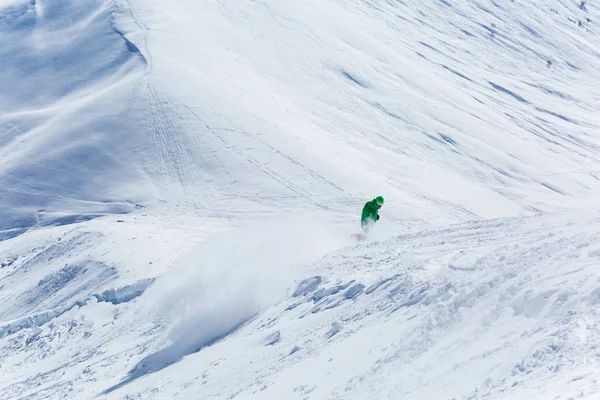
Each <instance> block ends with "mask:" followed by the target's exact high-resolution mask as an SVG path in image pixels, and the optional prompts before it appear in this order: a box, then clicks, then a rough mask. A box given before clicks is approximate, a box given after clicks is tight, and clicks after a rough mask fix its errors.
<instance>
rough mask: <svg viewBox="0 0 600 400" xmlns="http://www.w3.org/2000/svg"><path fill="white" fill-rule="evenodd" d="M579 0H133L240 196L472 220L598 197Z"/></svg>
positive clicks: (166, 73) (163, 65)
mask: <svg viewBox="0 0 600 400" xmlns="http://www.w3.org/2000/svg"><path fill="white" fill-rule="evenodd" d="M578 5H579V4H576V2H574V1H571V0H565V1H558V2H556V3H555V4H552V5H543V4H537V3H532V2H491V1H487V0H486V1H468V2H452V1H433V2H430V1H424V2H402V1H394V2H386V1H355V0H348V1H302V2H291V3H290V2H273V1H253V2H250V3H248V2H242V3H240V2H235V1H224V2H222V1H220V2H196V1H183V2H179V3H178V6H177V7H172V6H171V5H170V4H167V3H164V2H162V1H149V2H146V1H144V2H136V1H133V2H132V7H133V8H134V9H136V10H138V17H139V19H140V20H143V21H145V23H146V24H147V25H146V26H147V27H148V28H149V30H147V31H144V33H143V35H138V36H132V38H131V40H132V41H133V42H135V43H142V42H143V43H145V44H146V46H147V49H148V52H149V53H150V54H152V57H153V58H152V74H151V75H152V79H153V82H154V83H155V85H156V87H157V88H158V89H159V92H160V93H162V96H164V101H163V102H164V103H165V104H166V105H167V106H168V108H169V110H170V111H171V112H174V113H176V114H177V115H178V116H179V118H181V119H182V121H183V122H182V123H184V122H185V123H186V124H189V129H188V131H189V132H193V135H195V136H196V137H197V141H198V143H199V144H200V145H201V146H202V148H203V149H204V150H203V151H202V154H203V160H204V162H205V164H206V167H205V168H204V169H203V170H202V172H201V173H208V175H207V176H208V180H209V181H211V182H213V183H214V185H216V186H217V187H218V188H220V190H221V192H225V193H237V195H234V197H235V201H236V202H237V201H238V199H239V198H240V197H242V195H244V196H253V197H254V198H255V199H258V201H260V202H263V203H266V204H268V206H269V207H277V206H278V205H281V204H285V205H286V206H288V207H289V206H290V205H292V204H298V203H300V204H303V205H308V207H310V208H315V207H329V208H335V209H336V210H337V211H339V212H346V213H350V212H352V213H353V214H355V213H356V208H357V207H359V205H360V201H362V200H363V199H364V198H365V197H367V198H370V197H371V196H373V195H375V194H387V196H388V197H389V198H392V199H393V200H394V201H391V202H389V203H388V206H386V210H387V215H388V218H394V219H397V218H401V217H402V218H406V217H417V218H428V219H430V220H436V221H440V220H442V219H446V220H464V219H465V218H467V219H470V218H480V217H501V216H514V215H523V214H530V213H536V212H539V211H542V212H547V211H556V210H561V209H563V208H565V207H581V206H583V205H585V204H590V203H591V204H594V202H595V201H596V193H597V191H598V189H599V186H600V180H599V176H600V175H599V173H600V166H599V163H598V156H597V154H598V150H599V149H600V142H599V128H600V120H599V119H598V118H599V117H598V113H597V112H596V110H597V108H598V104H599V97H598V94H597V93H598V87H599V86H598V85H599V83H598V82H599V80H598V77H597V73H596V70H597V62H598V54H600V45H599V43H600V41H599V40H598V36H599V35H598V34H599V32H598V27H597V25H596V23H595V22H594V21H596V20H597V19H598V17H600V15H599V12H600V11H599V10H598V8H597V7H596V6H594V5H589V4H587V5H584V6H580V7H578ZM167 96H168V97H167ZM202 181H206V179H202ZM229 200H230V197H225V198H223V199H222V202H221V204H223V206H224V207H225V206H226V205H228V204H229ZM330 205H335V207H330ZM350 210H352V211H350ZM345 215H348V214H345Z"/></svg>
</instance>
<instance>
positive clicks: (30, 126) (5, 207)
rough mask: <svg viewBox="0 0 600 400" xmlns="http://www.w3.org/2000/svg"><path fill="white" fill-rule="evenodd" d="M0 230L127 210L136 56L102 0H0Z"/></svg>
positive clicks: (141, 115)
mask: <svg viewBox="0 0 600 400" xmlns="http://www.w3.org/2000/svg"><path fill="white" fill-rule="evenodd" d="M0 5H1V6H2V8H1V9H0V186H1V187H2V190H0V238H5V237H10V236H14V235H15V234H18V233H20V232H22V231H23V230H24V229H26V228H28V227H31V226H34V225H49V224H57V223H58V224H63V223H71V222H75V221H81V220H85V219H89V218H93V217H96V216H98V215H102V214H105V213H123V212H129V211H131V210H133V209H134V205H135V202H136V201H142V199H143V198H144V197H143V195H148V193H150V192H149V190H150V189H148V188H146V187H145V186H147V185H145V184H144V171H143V170H142V169H140V168H139V166H140V165H141V164H139V162H138V163H136V162H134V161H139V158H140V157H139V156H136V152H139V150H141V149H143V148H144V146H149V143H148V140H147V139H146V138H145V137H144V135H143V130H139V129H138V126H140V122H141V121H142V120H143V119H145V118H146V117H145V112H144V109H143V108H144V106H143V105H142V104H139V102H137V100H135V95H136V91H137V90H138V89H137V88H138V86H137V85H138V81H139V79H140V78H141V77H142V75H143V73H144V71H145V67H146V62H145V59H144V57H143V56H142V55H141V54H140V52H139V51H138V50H137V48H136V47H135V45H133V44H132V43H130V42H128V41H126V40H125V39H124V38H123V37H122V35H121V34H119V31H118V29H116V28H115V25H114V22H113V17H112V14H113V12H114V9H113V5H112V2H110V1H88V0H59V1H20V0H18V1H10V2H8V3H7V2H2V3H0Z"/></svg>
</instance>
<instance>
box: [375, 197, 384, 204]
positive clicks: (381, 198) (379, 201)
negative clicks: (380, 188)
mask: <svg viewBox="0 0 600 400" xmlns="http://www.w3.org/2000/svg"><path fill="white" fill-rule="evenodd" d="M375 201H376V202H377V204H379V205H380V206H382V205H383V197H381V196H377V198H376V199H375Z"/></svg>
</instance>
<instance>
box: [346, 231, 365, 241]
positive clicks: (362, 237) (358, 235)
mask: <svg viewBox="0 0 600 400" xmlns="http://www.w3.org/2000/svg"><path fill="white" fill-rule="evenodd" d="M350 237H351V238H352V239H354V240H356V241H357V242H362V241H363V240H366V239H367V234H366V233H353V234H352V235H350Z"/></svg>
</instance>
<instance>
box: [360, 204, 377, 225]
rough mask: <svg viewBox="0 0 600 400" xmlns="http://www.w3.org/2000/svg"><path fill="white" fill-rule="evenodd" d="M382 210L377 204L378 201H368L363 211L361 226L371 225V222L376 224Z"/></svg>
mask: <svg viewBox="0 0 600 400" xmlns="http://www.w3.org/2000/svg"><path fill="white" fill-rule="evenodd" d="M380 208H381V206H380V205H379V204H377V201H375V199H373V200H371V201H368V202H367V204H365V206H364V207H363V209H362V217H361V218H360V224H361V225H366V224H368V223H369V220H371V222H376V221H377V215H378V214H379V209H380Z"/></svg>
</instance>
